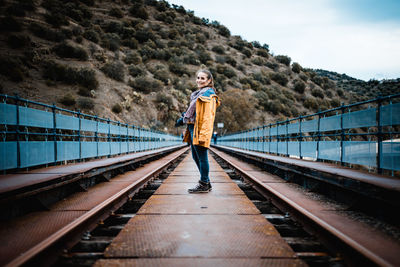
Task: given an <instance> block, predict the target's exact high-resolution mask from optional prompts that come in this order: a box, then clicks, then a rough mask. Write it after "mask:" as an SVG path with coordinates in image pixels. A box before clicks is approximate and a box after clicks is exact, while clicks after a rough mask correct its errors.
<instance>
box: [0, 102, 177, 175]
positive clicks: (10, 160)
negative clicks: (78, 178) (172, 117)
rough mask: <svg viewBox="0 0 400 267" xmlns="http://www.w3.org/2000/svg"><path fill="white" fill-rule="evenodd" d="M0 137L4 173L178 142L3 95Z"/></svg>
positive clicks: (153, 132)
mask: <svg viewBox="0 0 400 267" xmlns="http://www.w3.org/2000/svg"><path fill="white" fill-rule="evenodd" d="M31 106H34V108H33V107H31ZM0 135H1V138H2V139H1V140H0V153H1V154H0V170H3V171H5V170H10V169H21V168H26V167H33V166H38V165H43V164H57V163H59V162H65V161H71V160H77V161H81V160H83V159H87V158H98V157H102V156H107V157H109V156H112V155H119V154H125V153H132V152H138V151H144V150H152V149H157V148H161V147H166V146H172V145H177V144H179V143H181V142H182V141H181V138H180V137H179V136H174V135H171V134H167V133H163V132H161V131H157V130H150V129H144V128H142V127H138V126H135V125H129V124H126V123H122V122H119V121H114V120H110V119H106V118H101V117H98V116H95V115H89V114H84V113H81V112H80V111H79V110H78V111H72V110H68V109H64V108H60V107H57V106H56V105H54V104H53V105H48V104H44V103H40V102H36V101H31V100H27V99H22V98H20V97H19V96H18V95H16V96H8V95H3V94H0Z"/></svg>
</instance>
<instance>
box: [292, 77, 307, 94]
mask: <svg viewBox="0 0 400 267" xmlns="http://www.w3.org/2000/svg"><path fill="white" fill-rule="evenodd" d="M305 89H306V85H305V84H304V83H303V82H302V81H300V80H295V81H294V85H293V90H295V91H296V92H297V93H299V94H303V93H304V90H305Z"/></svg>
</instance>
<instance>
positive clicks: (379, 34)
mask: <svg viewBox="0 0 400 267" xmlns="http://www.w3.org/2000/svg"><path fill="white" fill-rule="evenodd" d="M168 2H169V3H170V4H176V5H182V6H183V7H185V9H186V10H192V11H194V14H195V15H196V16H198V17H200V18H203V17H204V18H208V19H209V20H210V21H213V20H216V21H218V22H220V23H221V24H223V25H225V26H226V27H228V29H229V30H230V31H231V34H232V35H240V36H241V37H242V38H243V39H245V40H247V41H250V42H251V41H258V42H260V43H261V44H264V43H265V44H268V45H269V48H270V51H271V52H272V53H273V54H274V55H287V56H289V57H290V58H291V59H292V62H298V63H299V64H300V65H301V66H303V67H305V68H314V69H324V70H329V71H335V72H338V73H340V74H342V73H345V74H347V75H349V76H351V77H354V78H357V79H361V80H365V81H368V80H370V79H377V80H382V79H396V78H400V0H300V1H299V0H245V1H244V0H170V1H168Z"/></svg>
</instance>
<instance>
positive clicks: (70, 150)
mask: <svg viewBox="0 0 400 267" xmlns="http://www.w3.org/2000/svg"><path fill="white" fill-rule="evenodd" d="M73 159H79V142H72V141H65V142H64V141H59V142H57V161H63V160H73Z"/></svg>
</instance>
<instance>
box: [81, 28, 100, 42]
mask: <svg viewBox="0 0 400 267" xmlns="http://www.w3.org/2000/svg"><path fill="white" fill-rule="evenodd" d="M83 37H85V38H86V39H87V40H89V41H92V42H93V43H96V44H97V43H99V41H100V37H99V34H98V33H97V32H96V31H95V30H92V29H90V30H87V31H85V32H84V33H83Z"/></svg>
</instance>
